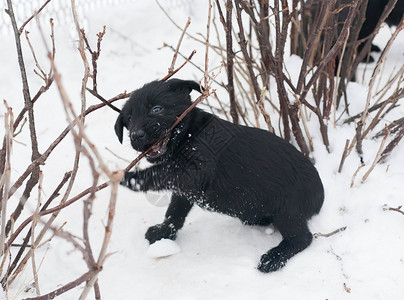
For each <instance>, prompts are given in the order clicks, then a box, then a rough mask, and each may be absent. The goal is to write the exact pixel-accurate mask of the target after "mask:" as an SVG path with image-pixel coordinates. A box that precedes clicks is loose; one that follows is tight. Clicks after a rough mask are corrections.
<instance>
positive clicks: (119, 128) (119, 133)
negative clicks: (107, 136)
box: [115, 113, 126, 144]
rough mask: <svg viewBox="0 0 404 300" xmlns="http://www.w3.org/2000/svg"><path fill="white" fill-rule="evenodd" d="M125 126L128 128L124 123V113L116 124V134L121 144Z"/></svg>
mask: <svg viewBox="0 0 404 300" xmlns="http://www.w3.org/2000/svg"><path fill="white" fill-rule="evenodd" d="M124 126H125V127H126V125H125V124H124V123H123V116H122V113H120V114H119V116H118V118H117V119H116V122H115V133H116V135H117V136H118V140H119V142H120V143H121V144H122V140H123V127H124Z"/></svg>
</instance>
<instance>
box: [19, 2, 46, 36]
mask: <svg viewBox="0 0 404 300" xmlns="http://www.w3.org/2000/svg"><path fill="white" fill-rule="evenodd" d="M51 1H52V0H47V1H46V2H45V3H44V4H43V5H42V6H41V7H40V8H39V9H38V10H37V11H36V12H35V13H34V14H33V15H32V16H31V17H29V18H28V19H27V20H26V21H25V22H24V23H23V24H22V25H21V27H20V29H18V33H19V34H20V35H21V34H22V32H23V31H24V27H25V26H26V25H27V24H28V23H29V22H30V21H31V20H32V19H33V18H35V17H36V16H37V15H39V13H40V12H41V11H42V10H43V9H44V8H45V6H46V5H48V3H49V2H51Z"/></svg>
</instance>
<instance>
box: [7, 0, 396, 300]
mask: <svg viewBox="0 0 404 300" xmlns="http://www.w3.org/2000/svg"><path fill="white" fill-rule="evenodd" d="M161 2H162V3H164V1H161ZM192 3H193V4H192V5H178V6H171V8H168V11H169V13H170V15H171V17H172V18H173V19H174V20H175V21H176V22H177V23H178V24H179V25H180V26H184V24H185V22H186V19H187V17H188V15H190V16H191V18H192V23H191V26H190V28H189V31H190V32H191V33H197V32H201V33H205V31H206V15H207V5H206V1H194V2H192ZM2 13H4V12H2ZM87 13H88V15H87V18H88V24H87V25H88V27H87V28H86V32H87V35H88V36H89V38H90V42H91V43H93V44H94V42H95V34H96V33H97V32H99V31H101V30H102V26H103V25H106V26H107V34H106V36H105V37H104V41H103V44H102V52H101V57H100V59H99V69H98V71H99V74H98V87H99V92H100V94H101V95H103V96H104V97H106V98H109V97H112V96H114V95H116V94H118V93H120V92H122V91H124V90H128V91H130V90H133V89H135V88H138V87H140V86H142V85H143V84H144V83H146V82H148V81H151V80H155V79H159V78H162V77H163V76H164V75H166V73H167V69H168V67H169V65H170V64H171V58H172V51H171V50H169V49H167V48H164V49H159V48H161V47H162V46H163V43H164V42H165V43H167V44H170V45H173V46H174V47H175V46H176V43H177V41H178V38H179V36H180V33H181V32H180V31H179V30H178V29H176V28H175V27H174V26H173V25H172V24H171V23H170V21H169V20H168V19H167V18H166V16H165V15H164V14H163V13H162V11H161V10H160V9H159V7H158V6H157V4H156V3H155V2H154V1H146V0H143V1H136V3H132V4H122V5H120V6H115V7H110V8H100V9H93V10H92V11H90V12H87ZM55 19H56V17H55ZM56 23H57V20H56ZM42 26H43V28H44V29H45V30H48V28H47V26H46V23H43V25H42ZM28 29H29V31H30V32H31V34H30V36H31V40H32V42H33V44H34V46H35V48H36V49H37V57H38V59H39V61H40V63H41V65H42V66H43V67H44V69H45V70H46V69H47V66H48V65H49V62H48V61H47V58H46V56H45V54H44V52H43V46H42V41H41V39H40V37H39V34H38V30H37V27H36V25H35V23H34V22H32V24H30V26H29V27H28ZM73 29H74V28H73V26H72V25H60V26H56V28H55V31H56V32H55V35H56V47H57V54H56V65H57V68H58V70H59V72H60V73H61V74H62V80H63V84H64V85H65V88H66V90H67V92H68V94H69V96H70V98H71V100H72V101H73V102H74V105H75V106H76V108H77V110H78V107H79V105H80V104H79V102H80V100H79V99H80V97H79V93H80V85H81V79H82V74H83V66H82V62H81V59H80V56H79V54H78V52H77V50H76V43H75V40H74V39H75V38H74V35H72V33H73V32H74V30H73ZM390 35H391V30H390V29H389V28H383V29H382V31H381V35H380V36H379V37H378V39H377V42H378V43H380V44H381V45H383V43H385V42H386V41H387V39H388V38H389V36H390ZM222 43H224V41H222ZM23 46H24V49H25V52H24V54H25V61H26V63H27V71H28V75H29V82H30V88H31V95H32V94H34V93H35V92H36V91H37V89H38V88H39V86H40V85H41V84H42V82H41V80H40V79H39V78H38V77H37V76H36V75H35V74H34V73H33V69H34V67H35V63H34V61H33V59H32V56H31V55H30V53H29V48H28V46H27V43H26V41H25V40H24V41H23ZM181 49H182V50H181V51H182V52H183V53H184V54H185V55H188V54H189V53H190V52H191V51H192V50H193V49H197V51H198V52H197V54H196V55H195V57H194V58H193V62H194V63H195V64H197V65H199V66H201V67H202V68H203V61H204V46H203V45H202V44H199V43H198V42H196V41H194V40H192V39H189V38H185V39H184V41H183V44H182V48H181ZM403 49H404V34H403V33H401V34H400V35H399V37H398V39H397V40H396V42H395V43H394V44H393V47H392V50H391V52H390V54H389V57H388V58H389V61H388V64H387V65H386V68H385V70H384V72H385V74H386V75H385V76H386V77H387V76H389V74H390V70H392V68H393V67H394V65H396V67H397V66H398V67H401V66H402V65H403V63H404V53H403ZM296 60H297V58H296V57H292V58H288V59H287V61H286V64H287V66H288V67H289V68H288V71H289V73H292V76H293V72H294V71H296V70H297V68H296ZM180 61H182V59H181V60H179V62H180ZM209 62H210V67H211V68H212V69H213V68H215V67H217V66H219V65H220V58H218V57H214V55H212V56H211V58H210V61H209ZM177 65H179V63H177ZM0 70H1V71H0V98H2V99H6V100H7V101H8V103H9V105H10V106H12V107H13V110H14V112H19V110H20V109H21V107H22V106H23V99H22V92H21V90H22V88H21V80H20V75H19V71H18V64H17V58H16V53H15V46H14V39H13V37H12V36H11V35H3V36H0ZM178 77H181V78H187V79H196V80H199V79H201V78H202V74H201V73H200V72H199V71H197V70H196V69H195V68H194V67H193V66H191V65H190V64H188V65H187V66H186V67H184V69H183V70H181V71H180V73H179V74H178ZM386 79H387V78H385V80H386ZM366 94H367V87H366V86H364V85H361V84H357V83H353V84H351V85H350V87H349V96H350V97H351V98H350V99H352V100H350V102H351V103H352V107H350V110H351V113H352V114H354V113H357V112H360V111H362V110H363V108H364V105H365V99H366ZM219 95H220V91H219ZM88 102H89V103H88V105H91V104H94V103H98V102H97V100H96V99H94V98H93V97H91V96H90V95H88ZM122 104H123V101H121V102H118V104H117V106H121V105H122ZM35 113H36V123H37V132H38V138H39V145H40V151H44V150H45V149H46V147H48V145H49V144H50V143H51V142H52V141H53V140H54V139H55V138H56V137H57V136H58V135H59V133H60V132H61V131H62V130H63V129H64V128H65V126H66V125H67V121H66V117H65V113H64V111H63V107H62V104H61V100H60V97H59V95H58V92H57V89H56V86H55V85H53V86H52V88H51V89H50V90H49V91H48V92H47V93H46V94H45V95H43V96H42V97H41V98H40V100H39V101H38V102H37V103H36V104H35ZM403 114H404V108H403V107H402V106H401V107H398V108H396V109H395V110H394V111H393V113H391V115H388V119H387V120H385V122H386V123H388V122H389V121H392V120H394V119H397V118H398V117H400V116H402V115H403ZM0 115H1V116H0V119H1V120H0V121H1V122H2V123H3V120H4V107H3V106H2V105H1V106H0ZM116 117H117V114H116V112H114V111H112V110H111V109H108V108H104V109H102V110H99V111H98V112H96V113H94V114H92V115H89V116H88V118H87V119H86V130H87V134H88V135H89V137H90V138H91V140H92V142H93V143H95V144H96V146H97V147H98V148H99V150H100V152H101V153H102V155H103V158H104V159H105V161H106V163H107V164H108V166H109V167H110V168H111V169H121V168H124V167H125V166H126V165H127V162H125V161H123V160H120V159H118V158H117V157H115V156H114V155H113V154H111V152H109V151H108V150H107V149H106V147H108V148H109V149H110V150H112V151H113V152H114V153H116V154H118V155H119V156H121V157H124V158H126V159H127V160H129V161H131V160H132V159H134V158H135V156H136V153H135V152H134V151H133V150H132V149H131V147H130V144H129V142H128V141H127V140H125V141H124V144H123V145H121V144H120V143H119V141H118V139H117V138H116V136H115V133H114V130H113V125H114V122H115V119H116ZM317 123H318V122H317V121H316V120H315V118H314V117H312V118H311V121H310V122H309V127H310V128H311V133H312V134H313V139H314V146H315V151H314V153H313V157H314V158H315V161H316V167H317V169H318V170H319V173H320V175H321V177H322V180H323V183H324V187H325V191H326V198H325V202H324V206H323V208H322V210H321V212H320V214H319V215H318V216H315V217H314V218H313V219H312V220H311V221H310V223H309V226H310V229H311V231H312V232H313V233H316V232H321V233H329V232H332V231H334V230H335V229H338V228H341V227H344V226H346V227H347V228H346V230H345V231H342V232H339V233H337V234H335V235H332V236H330V237H319V238H317V239H315V240H314V241H313V243H312V245H311V246H310V247H309V248H308V249H306V250H305V251H303V252H302V253H300V254H298V255H296V256H295V257H293V258H292V259H291V260H290V261H289V262H288V264H287V265H286V267H284V268H283V269H281V270H280V271H277V272H275V273H271V274H262V273H260V272H259V271H257V269H256V266H257V264H258V261H259V258H260V256H261V255H262V254H263V253H264V252H266V251H267V250H268V249H270V248H272V247H274V246H276V245H277V244H278V243H279V242H280V241H281V236H280V234H279V233H278V232H276V231H275V232H272V231H271V230H268V229H267V228H262V227H248V226H244V225H242V224H241V223H240V221H238V220H237V219H233V218H230V217H227V216H223V215H219V214H215V213H209V212H205V211H203V210H202V209H200V208H197V207H195V208H194V209H193V210H192V211H191V213H190V215H189V217H188V218H187V220H186V224H185V226H184V228H183V229H182V230H181V231H180V233H179V235H178V238H177V240H176V244H174V245H173V244H172V243H165V244H162V245H160V247H159V248H158V245H156V246H157V248H154V249H149V245H148V242H147V241H146V240H145V239H144V233H145V231H146V230H147V228H148V227H149V226H151V225H154V224H156V223H159V222H161V221H162V220H163V217H164V213H165V207H164V206H161V205H157V206H155V205H152V204H151V203H150V202H149V201H148V200H147V198H148V197H147V196H146V195H144V194H141V193H134V192H131V191H129V190H127V189H124V188H120V189H119V195H118V204H117V210H116V219H115V223H114V229H113V236H112V241H111V244H110V247H109V251H110V252H111V253H113V254H112V255H111V256H110V257H109V258H108V259H107V261H106V263H105V266H104V269H103V271H102V272H101V273H100V276H99V283H100V288H101V295H102V296H103V299H108V300H109V299H175V300H176V299H187V300H191V299H198V300H199V299H322V300H324V299H403V298H404V284H403V278H404V232H403V228H404V216H403V215H401V214H399V213H397V212H394V211H384V210H383V209H382V207H383V205H384V204H387V205H388V206H390V207H397V206H399V205H403V204H404V169H403V166H404V155H403V153H404V142H402V143H401V145H399V147H397V148H396V149H395V150H394V152H393V153H392V155H391V156H390V157H389V159H388V161H387V163H385V164H382V165H377V166H376V168H375V169H374V171H373V172H372V173H371V175H370V176H369V178H368V180H367V181H366V182H365V183H363V184H362V183H360V180H361V178H362V176H363V174H364V173H365V171H367V169H368V168H369V166H370V164H371V163H372V161H373V159H374V157H375V155H376V152H377V150H378V147H379V145H380V140H371V139H368V140H365V141H364V145H363V149H364V160H365V163H366V167H364V168H363V169H362V170H361V171H360V173H359V174H358V176H357V179H356V181H355V184H354V186H353V188H350V184H351V178H352V175H353V173H354V172H355V170H356V169H357V167H358V166H359V164H360V162H359V158H358V156H357V155H356V154H355V153H352V154H351V155H350V156H349V157H348V158H347V160H346V162H345V166H344V169H343V171H342V172H341V173H338V172H337V169H338V165H339V161H340V158H341V155H342V152H343V148H344V145H345V140H346V139H351V138H352V137H353V136H354V133H355V128H354V124H351V125H342V124H339V125H338V126H337V127H336V128H333V126H330V128H329V137H330V144H331V146H330V150H331V153H327V152H326V150H325V149H324V146H323V145H322V142H321V137H320V135H319V131H318V129H317ZM263 124H264V123H263ZM383 125H384V124H381V126H383ZM3 130H4V129H3V127H2V126H1V129H0V133H1V136H3V132H4V131H3ZM73 157H74V143H73V139H72V137H68V138H66V139H65V141H63V142H62V144H61V145H59V146H58V148H57V149H56V150H55V152H54V153H53V154H52V156H51V157H50V158H49V160H48V161H47V163H46V165H45V166H43V167H42V170H43V173H44V194H45V195H44V198H46V197H48V196H49V195H50V194H51V193H52V192H53V189H54V188H55V186H56V185H57V184H58V183H59V181H60V180H61V178H62V177H63V174H64V172H66V171H67V170H70V169H71V168H72V165H73ZM29 160H30V139H29V134H28V128H27V127H26V128H25V129H24V131H23V133H22V134H21V135H19V136H17V137H16V142H15V143H14V152H13V160H12V178H13V179H14V180H15V179H16V178H18V176H20V175H21V173H22V172H23V171H24V170H25V167H26V165H27V164H28V162H29ZM78 176H79V177H78V179H77V180H76V184H75V186H74V188H73V192H72V195H76V194H77V193H79V192H81V191H82V190H84V189H86V188H88V187H89V186H90V185H91V180H92V178H91V173H90V170H89V167H88V162H87V161H86V159H85V158H83V159H82V161H81V168H80V173H79V175H78ZM101 180H106V178H102V179H101ZM34 194H35V193H34ZM20 195H21V191H18V192H17V193H16V195H15V196H14V197H13V198H12V199H11V200H10V201H9V205H8V207H9V212H8V213H11V210H12V209H14V207H15V205H16V203H17V201H18V199H19V196H20ZM149 198H150V197H149ZM108 199H109V191H108V190H104V191H101V192H99V193H98V194H97V199H96V200H95V204H94V208H93V210H94V213H93V216H92V217H91V223H90V229H91V232H90V236H91V242H92V244H93V245H94V246H93V248H94V249H95V253H97V249H98V248H99V246H100V244H101V240H102V237H103V234H104V227H103V224H104V223H105V220H106V218H107V210H106V208H107V204H108ZM27 205H28V207H27V208H26V210H25V212H24V216H23V217H22V218H21V220H22V219H23V218H24V217H26V216H28V215H29V214H30V213H32V211H33V210H34V208H35V205H36V203H35V196H33V197H32V199H30V201H29V203H28V204H27ZM58 221H59V224H62V223H63V222H64V221H67V224H66V225H65V227H64V229H65V230H68V231H70V232H72V233H74V234H76V235H78V236H81V230H82V203H81V202H78V203H75V204H74V205H72V206H71V207H68V208H67V209H65V210H64V211H63V213H62V214H61V215H60V216H59V217H58ZM164 251H172V253H174V255H171V256H167V257H163V258H155V256H156V255H158V254H159V253H160V254H164ZM36 258H37V265H39V264H40V263H41V266H40V270H39V284H40V289H41V292H42V293H47V292H50V291H52V290H54V289H55V288H58V287H60V286H61V285H63V284H66V283H68V282H69V281H71V280H73V279H75V278H77V277H78V276H80V275H81V274H83V273H84V272H85V271H86V265H85V263H84V262H83V261H82V259H81V254H80V253H79V252H78V251H76V250H75V249H74V247H73V246H72V245H71V244H69V243H68V242H66V241H65V240H63V239H59V238H55V239H54V240H53V241H52V242H51V243H49V244H48V245H45V246H43V247H42V248H40V249H38V250H37V252H36ZM42 258H44V259H43V260H42ZM41 260H42V262H41ZM32 282H33V277H32V270H31V268H30V267H29V266H28V267H27V269H26V271H25V273H24V274H23V275H22V276H21V277H20V278H18V280H17V281H15V282H14V283H13V285H12V286H10V288H9V294H8V297H9V299H21V298H25V297H29V296H31V297H32V296H34V295H35V294H34V292H33V291H32V290H30V291H28V292H23V290H24V289H25V288H26V287H27V286H28V285H29V284H31V283H32ZM81 290H82V287H81V288H76V289H74V290H72V291H71V292H68V293H65V294H63V295H62V296H60V297H59V298H58V299H77V298H78V295H80V293H81ZM5 297H6V296H5V295H4V294H3V291H1V292H0V299H6V298H5ZM91 297H92V296H89V298H90V299H91Z"/></svg>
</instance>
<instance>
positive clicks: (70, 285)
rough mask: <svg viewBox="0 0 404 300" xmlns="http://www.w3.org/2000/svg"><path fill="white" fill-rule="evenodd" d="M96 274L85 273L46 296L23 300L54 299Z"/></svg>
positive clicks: (91, 272) (93, 272)
mask: <svg viewBox="0 0 404 300" xmlns="http://www.w3.org/2000/svg"><path fill="white" fill-rule="evenodd" d="M95 273H96V271H94V270H91V271H88V272H87V273H84V274H83V275H81V276H80V277H79V278H77V279H75V280H73V281H71V282H69V283H68V284H66V285H64V286H62V287H61V288H58V289H57V290H55V291H53V292H50V293H48V294H45V295H42V296H39V297H32V298H25V299H23V300H49V299H54V298H55V297H56V296H59V295H61V294H63V293H65V292H67V291H69V290H71V289H73V288H75V287H77V286H79V285H80V284H82V283H83V282H86V281H88V280H90V279H91V278H92V277H93V276H94V274H95Z"/></svg>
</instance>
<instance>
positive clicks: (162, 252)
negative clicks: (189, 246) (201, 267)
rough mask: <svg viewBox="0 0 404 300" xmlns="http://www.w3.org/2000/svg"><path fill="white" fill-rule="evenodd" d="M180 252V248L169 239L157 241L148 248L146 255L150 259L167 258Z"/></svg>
mask: <svg viewBox="0 0 404 300" xmlns="http://www.w3.org/2000/svg"><path fill="white" fill-rule="evenodd" d="M179 252H181V248H180V246H178V244H177V243H176V242H175V241H173V240H169V239H162V240H159V241H157V242H155V243H153V244H151V245H150V246H149V249H148V250H147V252H146V255H147V256H148V257H151V258H161V257H167V256H171V255H174V254H177V253H179Z"/></svg>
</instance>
